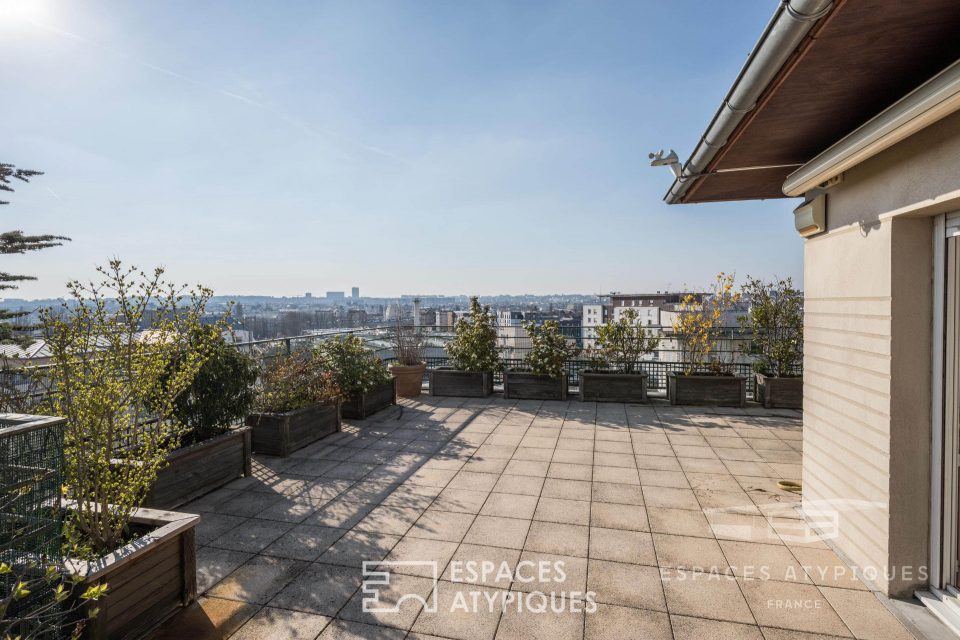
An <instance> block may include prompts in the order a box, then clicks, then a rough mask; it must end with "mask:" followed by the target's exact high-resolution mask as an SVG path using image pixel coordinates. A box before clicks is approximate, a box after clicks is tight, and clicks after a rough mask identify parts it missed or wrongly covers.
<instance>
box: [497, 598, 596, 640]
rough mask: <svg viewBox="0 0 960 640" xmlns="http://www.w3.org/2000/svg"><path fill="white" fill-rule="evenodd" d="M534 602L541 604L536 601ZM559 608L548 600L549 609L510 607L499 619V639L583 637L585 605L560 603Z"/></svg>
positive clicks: (565, 639) (558, 639)
mask: <svg viewBox="0 0 960 640" xmlns="http://www.w3.org/2000/svg"><path fill="white" fill-rule="evenodd" d="M558 602H559V600H558ZM565 602H569V601H565ZM533 606H534V607H537V606H541V605H540V603H539V602H535V603H534V604H533ZM557 609H558V610H559V611H556V610H554V608H553V605H552V603H551V602H549V601H548V603H547V606H546V610H545V611H543V612H537V613H533V612H531V611H527V610H518V608H517V607H509V608H508V609H507V610H506V611H504V613H503V617H502V619H501V620H500V626H499V628H498V629H497V635H496V638H497V640H580V639H581V638H582V637H583V618H584V613H583V608H582V605H581V606H577V605H573V603H572V602H571V603H570V604H565V605H561V606H557ZM571 609H575V610H571Z"/></svg>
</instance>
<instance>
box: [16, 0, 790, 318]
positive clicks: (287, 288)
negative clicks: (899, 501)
mask: <svg viewBox="0 0 960 640" xmlns="http://www.w3.org/2000/svg"><path fill="white" fill-rule="evenodd" d="M770 4H771V6H772V5H773V4H774V3H773V2H771V3H770ZM0 17H3V19H2V20H0V36H2V37H0V54H2V55H3V57H4V59H5V60H7V61H8V62H9V63H8V65H5V67H6V68H5V69H4V72H3V75H4V86H5V88H6V89H7V99H6V101H5V110H6V113H7V118H5V119H4V121H3V122H2V123H0V132H2V134H3V136H4V141H5V155H4V157H3V158H0V160H2V161H4V162H12V163H14V164H16V165H18V166H21V167H24V168H36V169H40V170H43V171H45V172H46V175H44V176H41V177H38V178H36V179H35V180H34V181H33V182H32V183H31V184H28V185H19V186H18V187H17V192H16V193H14V194H10V197H9V198H8V199H9V200H11V202H12V204H11V205H9V206H8V207H6V208H5V209H4V213H6V214H7V216H8V220H12V219H14V218H15V219H16V220H22V221H23V222H22V224H19V225H17V226H23V227H24V229H25V231H29V232H52V233H58V234H63V235H67V236H70V237H71V238H73V241H72V242H70V243H68V244H67V245H65V246H64V247H59V248H56V249H51V250H50V251H46V252H42V253H39V254H36V255H26V256H17V257H14V258H11V259H10V260H9V261H8V262H9V264H10V265H11V269H15V270H16V271H18V272H22V273H27V274H31V275H36V276H37V277H38V278H39V279H38V280H37V281H36V282H28V283H24V285H23V287H22V288H21V290H20V291H19V292H10V295H12V296H17V297H24V298H28V299H29V298H40V297H49V296H57V295H61V294H62V293H63V292H64V283H65V282H66V281H68V280H70V279H74V278H80V279H87V278H89V277H90V276H92V275H93V274H94V267H95V265H98V264H104V263H105V262H107V261H108V260H109V259H110V258H113V257H119V258H121V259H122V260H124V261H125V262H127V263H132V264H136V265H138V266H141V267H143V268H152V267H154V266H156V265H161V264H162V265H165V266H166V267H167V269H168V274H169V276H170V277H171V278H172V279H174V280H176V281H183V282H202V283H203V284H205V285H207V286H210V287H212V288H213V289H214V290H215V291H218V292H222V293H229V294H232V295H243V294H254V293H272V294H274V295H302V293H303V292H305V291H314V293H317V291H319V290H320V289H321V287H317V286H316V284H315V283H316V282H330V281H340V282H344V284H342V285H338V286H336V287H329V288H336V289H341V288H342V289H344V290H345V291H349V288H348V287H349V286H351V284H356V283H357V282H362V283H363V284H362V287H361V288H362V289H363V290H365V291H366V292H368V293H369V294H371V295H375V296H389V295H392V294H395V293H398V292H400V291H402V290H406V289H408V288H410V285H411V284H416V285H418V286H419V284H420V283H422V284H424V285H426V288H428V289H430V290H431V291H433V292H436V293H440V294H453V293H477V294H481V295H487V294H495V293H514V294H519V293H526V292H529V293H545V292H553V291H558V290H568V291H590V292H593V291H600V290H604V291H607V290H611V289H614V290H628V289H653V290H655V289H657V288H660V289H663V288H674V289H675V288H682V287H684V286H689V287H697V286H700V283H704V284H705V283H708V282H709V281H710V280H711V279H712V277H713V275H714V274H715V273H716V271H718V270H721V269H722V270H725V271H736V272H738V273H740V274H741V275H743V276H746V275H748V274H749V275H753V276H766V277H768V276H773V275H780V276H793V277H794V279H795V280H797V281H799V280H800V278H801V277H802V272H801V271H802V270H801V268H800V262H801V255H800V254H801V244H800V240H799V238H798V237H797V236H796V233H795V232H794V230H793V221H792V216H791V215H790V211H791V209H792V207H793V206H794V203H793V202H790V201H786V200H781V201H768V202H756V203H727V204H715V205H710V206H709V207H701V208H684V207H680V208H669V209H668V207H667V205H665V204H664V203H663V202H662V200H661V198H662V196H663V193H664V191H665V190H666V187H667V185H669V180H670V175H669V172H668V171H667V170H666V169H664V168H651V167H649V166H648V160H647V153H648V152H649V151H652V150H655V149H659V148H661V147H666V148H668V149H669V148H670V147H674V148H676V149H677V151H678V153H680V154H681V155H684V154H686V153H687V152H689V150H690V149H692V148H693V146H694V145H695V143H696V141H697V137H696V136H697V131H698V127H699V126H700V123H702V122H703V121H704V120H705V119H708V118H709V117H710V116H711V115H712V113H713V112H714V110H715V109H716V98H715V96H716V95H717V94H718V93H719V92H721V91H722V90H723V89H724V88H725V87H726V86H728V85H729V82H730V81H731V79H732V78H734V77H735V76H736V73H737V71H738V70H739V68H740V66H741V64H742V62H743V60H744V58H745V56H746V54H747V53H748V51H749V43H750V42H751V41H752V39H753V38H754V37H755V34H756V33H757V32H758V31H759V30H760V29H761V28H762V26H763V24H764V22H765V18H766V11H757V10H756V7H755V6H754V5H753V4H752V3H735V4H729V5H728V4H727V3H715V4H703V3H699V2H684V3H670V4H669V5H663V4H661V3H635V2H624V3H616V2H598V3H591V4H588V5H575V4H565V3H529V4H522V5H520V4H516V3H495V2H493V3H482V4H477V5H473V6H462V5H460V4H455V5H450V4H445V3H404V4H403V5H399V4H391V3H386V2H382V3H381V2H370V3H339V4H318V3H310V2H291V3H284V5H283V9H282V10H278V9H277V8H276V7H274V6H269V5H263V4H254V3H251V4H242V5H241V4H237V3H203V4H202V5H198V4H196V3H188V2H186V1H184V0H178V1H174V2H167V3H162V4H154V5H149V4H142V3H122V2H119V1H118V0H91V1H90V2H87V3H84V5H83V7H80V6H77V5H72V4H71V3H67V2H65V1H64V0H18V1H17V2H16V3H12V2H3V1H2V0H0ZM680 42H683V43H684V45H683V46H682V47H681V46H678V45H677V43H680ZM708 52H709V55H708V54H707V53H708ZM8 226H10V227H11V228H13V226H14V223H12V222H11V223H10V224H9V225H8ZM737 246H750V247H752V249H751V251H736V250H734V249H733V248H734V247H737ZM559 247H564V249H563V250H560V249H559ZM325 288H327V287H323V289H325Z"/></svg>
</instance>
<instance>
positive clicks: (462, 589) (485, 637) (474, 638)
mask: <svg viewBox="0 0 960 640" xmlns="http://www.w3.org/2000/svg"><path fill="white" fill-rule="evenodd" d="M475 590H476V587H475V586H473V585H468V584H456V583H451V582H440V583H439V584H438V585H437V589H436V591H437V593H436V598H437V607H436V611H434V612H431V611H427V610H424V611H422V612H421V613H420V615H419V616H418V617H417V620H416V622H415V623H414V625H413V629H412V630H413V632H414V633H427V634H433V635H442V636H443V637H445V638H452V639H454V640H491V639H492V638H493V637H494V634H495V633H496V631H497V624H498V623H499V621H500V614H501V610H502V607H501V606H500V605H499V604H498V603H494V604H493V605H492V606H491V605H489V604H488V602H487V600H486V599H485V597H483V596H481V597H479V598H478V599H477V605H476V607H474V606H473V602H474V601H473V599H472V598H471V596H470V593H471V591H475ZM484 593H485V594H487V595H488V596H489V597H501V598H502V596H497V594H498V593H499V592H498V591H496V590H492V589H490V588H486V589H485V591H484ZM461 602H465V603H467V605H468V606H467V610H466V611H465V610H464V609H463V607H461V606H460V603H461Z"/></svg>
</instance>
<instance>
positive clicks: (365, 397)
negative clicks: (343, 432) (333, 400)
mask: <svg viewBox="0 0 960 640" xmlns="http://www.w3.org/2000/svg"><path fill="white" fill-rule="evenodd" d="M393 404H397V379H396V378H390V380H388V381H387V382H384V383H383V384H380V385H377V386H376V387H373V388H371V389H368V390H367V391H366V392H365V393H360V394H357V395H354V396H351V397H349V398H347V399H346V400H344V401H343V403H342V404H341V405H340V415H341V416H342V417H344V418H353V419H355V420H363V419H364V418H366V417H367V416H369V415H373V414H374V413H376V412H377V411H380V410H381V409H386V408H387V407H389V406H390V405H393Z"/></svg>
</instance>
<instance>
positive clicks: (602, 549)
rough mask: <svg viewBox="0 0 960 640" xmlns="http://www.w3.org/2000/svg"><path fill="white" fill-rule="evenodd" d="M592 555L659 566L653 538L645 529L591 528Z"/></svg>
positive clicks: (604, 558)
mask: <svg viewBox="0 0 960 640" xmlns="http://www.w3.org/2000/svg"><path fill="white" fill-rule="evenodd" d="M590 557H591V558H596V559H598V560H612V561H615V562H628V563H631V564H646V565H650V566H657V556H656V553H655V552H654V548H653V539H652V538H651V536H650V534H649V533H646V532H643V531H626V530H622V529H603V528H600V527H591V528H590Z"/></svg>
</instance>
